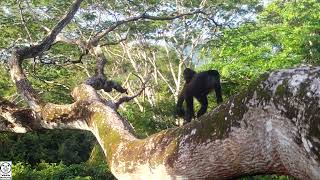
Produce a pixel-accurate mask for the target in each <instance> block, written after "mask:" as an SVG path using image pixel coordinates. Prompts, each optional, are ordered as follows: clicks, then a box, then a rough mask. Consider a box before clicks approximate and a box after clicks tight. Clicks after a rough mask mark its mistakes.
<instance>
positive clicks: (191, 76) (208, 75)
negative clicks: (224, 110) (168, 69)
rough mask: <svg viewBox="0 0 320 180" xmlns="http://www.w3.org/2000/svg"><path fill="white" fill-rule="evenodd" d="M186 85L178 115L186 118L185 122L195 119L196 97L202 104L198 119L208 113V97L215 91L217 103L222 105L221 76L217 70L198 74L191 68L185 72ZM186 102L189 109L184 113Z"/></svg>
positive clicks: (179, 99) (179, 102)
mask: <svg viewBox="0 0 320 180" xmlns="http://www.w3.org/2000/svg"><path fill="white" fill-rule="evenodd" d="M183 77H184V80H185V84H184V86H183V88H182V91H181V93H180V94H179V97H178V103H177V115H178V116H181V117H182V116H184V120H185V122H190V121H191V119H192V118H193V117H194V109H193V97H195V98H196V99H197V100H198V101H199V102H200V104H201V108H200V110H199V111H198V112H197V118H199V117H200V116H202V115H203V114H204V113H206V111H207V108H208V98H207V95H208V94H209V93H210V92H211V91H212V90H213V89H214V91H215V93H216V100H217V103H218V104H219V103H221V102H222V101H223V100H222V96H221V85H220V74H219V72H218V71H216V70H209V71H203V72H200V73H196V72H195V71H194V70H192V69H190V68H186V69H185V70H184V71H183ZM184 100H185V101H186V104H187V109H186V111H184V109H183V107H182V104H183V101H184Z"/></svg>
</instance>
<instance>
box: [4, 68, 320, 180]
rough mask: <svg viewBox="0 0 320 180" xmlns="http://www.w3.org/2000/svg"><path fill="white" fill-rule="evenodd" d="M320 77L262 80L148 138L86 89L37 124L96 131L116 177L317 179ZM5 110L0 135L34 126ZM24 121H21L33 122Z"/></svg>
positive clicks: (314, 72)
mask: <svg viewBox="0 0 320 180" xmlns="http://www.w3.org/2000/svg"><path fill="white" fill-rule="evenodd" d="M319 74H320V68H319V67H318V68H312V67H301V68H296V69H289V70H281V71H276V72H273V73H271V74H269V75H264V76H262V77H261V79H260V80H259V81H258V82H256V83H254V84H252V85H251V86H250V87H249V88H248V90H247V91H244V92H241V93H239V94H237V95H236V96H234V97H232V98H231V99H230V100H229V101H228V102H225V103H224V104H222V105H220V106H219V107H217V108H216V109H214V110H213V111H211V112H210V113H207V114H206V115H204V116H202V118H200V121H192V122H191V123H188V124H186V125H185V126H183V127H179V128H173V129H168V130H165V131H161V132H160V133H158V134H154V135H152V136H150V137H148V138H146V139H143V140H138V139H136V138H135V136H134V135H133V130H132V128H131V127H130V124H129V123H128V122H127V121H125V120H124V119H122V118H121V117H120V116H119V114H118V113H117V112H116V111H115V110H114V109H112V108H111V107H112V106H111V105H108V104H107V103H106V102H105V101H104V100H103V99H101V98H100V97H99V96H98V94H97V93H96V91H95V90H94V89H93V88H92V87H91V86H88V85H81V86H79V87H77V88H75V90H74V91H73V93H72V96H73V97H74V100H75V101H76V102H75V103H74V104H71V105H51V104H47V105H46V106H45V109H46V111H43V112H42V117H44V118H43V119H42V121H41V123H39V124H40V127H43V128H71V127H72V128H78V129H85V130H90V131H91V132H93V134H94V135H95V136H96V138H97V140H98V141H99V143H100V145H101V147H102V149H103V150H104V153H105V155H106V158H107V161H108V164H109V166H110V168H111V171H112V173H113V174H114V175H115V176H116V177H117V178H118V179H139V178H142V177H143V178H146V179H150V178H152V179H155V178H159V179H160V178H161V179H177V178H179V179H180V178H181V179H203V178H207V179H234V178H237V177H241V176H247V175H257V174H282V175H292V176H294V177H295V178H297V179H314V180H316V179H319V178H320V173H319V172H320V153H319V149H320V143H319V142H320V140H319V139H320V133H319V132H320V129H319V127H320V122H319V117H320V114H319V113H320V105H319V101H320V75H319ZM2 106H3V107H5V108H2V109H1V112H0V115H1V117H0V128H1V130H2V131H3V130H11V131H15V132H23V130H21V129H23V128H22V127H21V126H26V127H25V131H27V130H28V129H32V128H33V127H37V126H32V125H30V122H28V123H20V121H18V120H15V119H18V118H16V116H13V115H11V114H13V113H10V112H14V110H13V111H12V110H11V109H12V108H11V107H10V106H9V107H8V106H6V105H2ZM10 108H11V109H10ZM8 109H9V110H8ZM8 112H9V114H10V115H8ZM28 112H30V111H28ZM4 114H7V115H4ZM22 114H23V113H22ZM27 114H29V113H27ZM12 117H14V118H12ZM27 117H28V118H21V119H27V120H28V121H31V122H32V121H33V120H32V119H33V118H32V117H30V118H29V115H28V116H27ZM12 119H14V120H12ZM35 122H38V121H35ZM68 125H69V126H68ZM14 126H16V128H14ZM13 129H20V131H19V130H13Z"/></svg>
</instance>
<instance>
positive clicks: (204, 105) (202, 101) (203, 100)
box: [197, 95, 208, 118]
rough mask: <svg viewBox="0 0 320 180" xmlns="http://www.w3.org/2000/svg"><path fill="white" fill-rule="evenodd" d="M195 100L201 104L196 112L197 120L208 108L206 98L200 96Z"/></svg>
mask: <svg viewBox="0 0 320 180" xmlns="http://www.w3.org/2000/svg"><path fill="white" fill-rule="evenodd" d="M197 100H198V101H199V102H200V104H201V108H200V109H199V111H198V112H197V118H199V117H200V116H202V115H203V114H204V113H206V112H207V108H208V98H207V96H206V95H204V96H200V97H199V98H197Z"/></svg>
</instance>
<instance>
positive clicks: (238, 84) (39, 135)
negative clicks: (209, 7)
mask: <svg viewBox="0 0 320 180" xmlns="http://www.w3.org/2000/svg"><path fill="white" fill-rule="evenodd" d="M30 2H31V4H33V5H34V4H37V7H40V6H46V5H48V2H47V1H41V0H38V1H30ZM52 2H54V4H53V5H52V6H56V7H59V9H55V8H52V9H48V11H49V14H51V15H52V16H53V17H55V18H54V19H50V21H49V20H48V19H42V20H41V23H45V24H46V25H47V26H49V27H50V26H52V23H53V22H55V20H57V19H59V17H60V16H61V14H63V12H65V10H66V8H67V7H68V5H69V4H70V2H69V3H66V2H65V1H50V3H52ZM157 2H158V1H154V2H153V1H152V2H150V3H155V4H156V3H157ZM192 2H193V1H190V3H191V4H185V6H192ZM217 2H218V1H217ZM219 2H220V1H219ZM232 2H233V1H230V6H228V3H222V4H221V6H219V7H220V8H225V9H232V8H234V7H236V5H235V4H233V3H232ZM188 3H189V1H188ZM194 3H196V2H194ZM246 3H247V6H248V8H249V7H251V6H252V7H256V11H255V13H258V14H256V18H254V19H250V20H248V21H245V22H244V23H241V24H240V25H233V26H223V27H221V28H220V31H219V33H217V34H216V35H215V36H212V37H211V38H210V39H209V40H208V41H207V42H205V43H203V45H201V46H200V47H198V49H197V51H196V53H197V54H199V57H198V58H199V59H200V61H201V62H200V63H199V64H196V65H197V69H196V70H197V71H201V70H204V69H218V70H219V71H220V72H221V75H222V81H223V92H224V96H225V97H224V98H225V99H228V97H230V96H232V95H233V94H235V93H237V92H239V91H240V90H241V89H245V88H246V87H247V86H248V85H249V84H250V82H252V81H253V80H255V79H256V78H257V77H259V76H260V75H261V74H262V73H265V72H268V71H272V70H275V69H280V68H289V67H294V66H299V65H301V64H304V65H319V63H320V21H319V19H320V13H319V12H320V3H319V2H318V0H297V1H280V0H277V1H274V2H272V3H270V4H268V6H266V7H265V8H264V9H262V10H261V6H256V1H245V2H244V4H246ZM0 5H1V6H3V7H7V8H9V7H10V6H13V8H12V9H11V10H12V12H11V13H9V15H8V13H7V12H6V10H5V8H3V9H2V10H0V22H1V23H0V31H1V33H0V48H1V49H6V48H9V47H10V46H12V44H14V43H13V42H15V41H16V40H17V41H16V43H17V42H20V43H24V41H23V40H21V39H23V38H25V39H29V38H28V37H25V36H26V33H25V30H24V28H23V26H22V25H21V24H19V25H16V24H15V22H17V21H19V19H20V17H19V15H18V8H17V5H14V4H12V2H11V1H2V2H0ZM222 5H223V6H222ZM86 6H88V4H86ZM117 6H119V7H116V8H117V9H121V8H123V7H122V6H121V5H117ZM240 15H241V14H240ZM25 16H26V22H27V26H28V28H29V29H30V31H31V36H32V37H33V39H34V40H36V39H39V38H41V37H42V36H43V34H41V33H39V32H38V31H37V29H40V28H41V27H40V24H39V23H38V22H34V23H32V22H31V21H32V19H33V18H34V17H33V15H32V13H31V12H25ZM82 16H83V17H77V21H80V20H79V19H81V18H84V19H86V20H87V21H88V22H90V21H92V19H94V17H91V16H90V14H85V13H83V14H82ZM92 16H93V15H92ZM226 16H227V15H226ZM225 18H226V19H227V17H225ZM39 21H40V20H39ZM91 23H92V22H91ZM175 23H176V22H175ZM75 24H76V23H73V24H71V25H70V26H68V29H69V30H75V29H77V28H78V27H76V25H75ZM89 24H90V23H89ZM168 24H170V22H169V23H168V22H163V21H161V22H159V21H155V22H152V21H148V22H146V23H145V24H144V23H140V24H135V23H132V24H128V26H131V27H132V28H133V30H132V32H131V33H132V34H134V33H137V34H138V33H142V34H143V33H144V34H147V33H146V32H153V31H154V30H155V29H161V28H165V27H167V25H168ZM176 25H177V24H176ZM177 26H178V25H177ZM88 29H89V28H88ZM82 30H83V33H86V34H90V33H89V32H90V31H88V30H86V29H85V28H83V29H82ZM124 30H126V29H124ZM190 31H191V30H190ZM42 33H44V32H42ZM176 33H177V34H175V35H181V34H182V33H181V32H178V31H177V32H176ZM192 33H193V34H195V33H196V30H195V31H194V32H193V31H192ZM131 36H132V37H131ZM131 36H130V38H135V36H134V35H131ZM177 38H180V37H177ZM154 39H155V40H157V39H156V38H154ZM167 40H168V39H167ZM178 46H179V44H178V45H176V47H178ZM173 48H174V47H173ZM141 52H146V55H147V56H148V57H152V55H153V54H152V53H153V52H156V54H157V64H156V65H157V67H158V69H159V70H160V71H161V72H162V74H163V75H164V77H166V79H167V81H169V82H173V81H174V78H172V77H171V76H170V75H171V71H170V69H168V66H167V64H168V62H167V60H168V59H170V60H171V61H170V62H171V63H172V66H173V67H174V69H175V70H176V69H177V67H178V63H179V61H178V59H179V55H178V54H176V52H175V51H174V50H172V49H171V50H170V49H169V50H168V49H165V48H164V47H162V46H157V45H155V44H151V45H150V44H149V45H146V44H143V45H141V47H140V46H138V45H137V47H135V49H134V48H133V49H132V51H131V55H132V56H134V57H140V56H141ZM106 54H107V55H108V57H109V59H110V62H108V63H109V64H108V65H107V68H106V73H107V75H108V76H110V77H111V78H113V79H116V80H117V81H119V82H124V81H125V80H126V78H127V75H128V73H129V72H134V73H138V72H135V71H134V67H133V66H132V64H131V63H130V61H129V60H130V58H128V59H129V60H128V61H125V60H123V59H124V57H121V56H119V54H125V53H124V50H123V49H122V48H121V46H120V45H115V46H110V47H108V51H106ZM48 55H52V59H54V60H55V61H56V62H58V63H56V64H55V65H54V64H50V63H48V64H41V63H37V64H34V63H33V62H32V61H30V62H28V63H26V64H25V67H26V71H27V72H28V75H29V79H30V80H31V81H32V83H33V85H34V86H35V87H36V89H38V90H39V92H40V94H41V96H42V97H43V98H44V99H45V100H47V101H50V102H53V103H70V102H71V101H72V99H71V97H70V95H69V93H70V91H71V89H72V88H73V87H74V86H75V85H77V84H79V83H81V82H82V81H83V80H84V79H85V78H86V77H87V74H86V73H89V74H90V73H91V74H92V73H93V68H94V62H92V59H90V57H85V58H84V60H83V63H82V64H81V66H76V65H72V64H71V65H68V66H62V65H59V63H61V64H62V63H64V62H65V61H66V59H76V58H78V56H79V50H78V49H77V48H75V47H74V46H70V45H64V44H61V45H57V46H54V47H53V48H52V49H50V52H49V53H48ZM58 55H59V56H58ZM8 56H9V55H8V54H5V53H2V54H1V57H0V59H1V62H2V63H1V66H0V97H2V98H7V99H9V100H11V101H13V102H15V103H17V104H20V105H22V106H25V104H24V102H23V101H22V100H21V97H20V96H19V95H18V94H16V93H15V88H14V85H13V84H12V83H11V81H10V77H9V74H8V72H7V58H8ZM126 57H127V56H126ZM140 61H141V62H140ZM143 63H145V62H144V61H143V58H141V59H138V60H136V64H138V65H141V66H142V65H143ZM57 64H58V65H57ZM138 65H137V66H138ZM194 65H195V64H193V65H192V66H194ZM129 80H131V81H132V82H133V83H132V84H131V86H132V88H137V87H138V86H137V85H135V84H139V83H138V82H139V80H137V78H135V77H134V76H131V77H130V78H129ZM134 82H135V83H134ZM129 86H130V84H129ZM149 86H151V87H152V91H150V92H151V93H153V94H152V96H150V97H152V98H154V100H153V101H151V100H150V102H149V101H148V97H149V96H148V97H147V96H143V97H139V98H138V100H139V104H138V103H137V102H134V101H132V102H130V103H127V104H125V105H124V106H123V107H122V108H121V109H120V113H121V114H122V115H123V116H124V117H125V118H127V119H128V120H129V121H130V122H131V123H132V125H133V126H134V128H135V130H136V132H137V135H138V136H139V137H146V136H148V135H150V134H153V133H155V132H158V131H160V130H163V129H167V128H170V127H173V126H175V118H174V117H173V113H174V112H173V110H174V105H175V101H174V95H173V94H172V93H171V92H170V88H169V87H168V86H167V84H166V83H165V82H164V81H163V80H162V79H161V78H159V79H158V81H156V80H153V81H151V82H150V85H149ZM103 95H104V96H105V97H108V96H106V95H105V94H103ZM111 96H118V94H116V93H115V94H111ZM213 98H214V97H212V96H210V100H209V101H210V105H209V107H210V108H213V107H214V106H215V105H216V104H215V102H214V100H213ZM151 102H152V103H151ZM140 106H141V107H143V108H142V109H141V107H140ZM95 144H96V141H95V139H94V137H93V135H91V134H90V133H89V132H79V131H66V130H64V131H59V130H54V131H43V132H34V133H27V134H21V135H20V134H11V133H1V134H0V161H1V160H12V161H13V164H14V166H13V176H14V177H13V178H14V179H113V176H112V175H111V173H110V172H109V171H108V169H107V168H106V167H107V165H106V164H105V161H104V160H103V155H102V152H101V151H100V149H99V147H98V146H95ZM243 179H259V180H271V179H279V180H284V179H290V178H289V177H286V176H281V177H279V176H257V177H246V178H243Z"/></svg>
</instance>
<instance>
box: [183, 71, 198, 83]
mask: <svg viewBox="0 0 320 180" xmlns="http://www.w3.org/2000/svg"><path fill="white" fill-rule="evenodd" d="M195 74H196V72H195V71H194V70H192V69H190V68H186V69H185V70H184V71H183V78H184V80H185V81H186V83H189V82H190V81H191V79H192V78H193V76H194V75H195Z"/></svg>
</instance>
